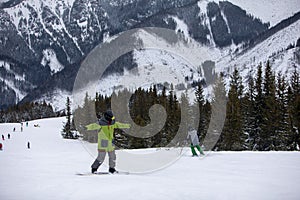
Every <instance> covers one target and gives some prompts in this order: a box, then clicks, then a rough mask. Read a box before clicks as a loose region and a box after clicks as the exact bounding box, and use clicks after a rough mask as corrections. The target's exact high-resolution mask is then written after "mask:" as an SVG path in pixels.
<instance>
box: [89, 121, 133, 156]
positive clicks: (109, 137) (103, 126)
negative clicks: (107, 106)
mask: <svg viewBox="0 0 300 200" xmlns="http://www.w3.org/2000/svg"><path fill="white" fill-rule="evenodd" d="M86 128H87V130H99V132H98V149H99V150H103V151H108V152H109V151H113V150H114V149H115V148H114V144H113V139H114V129H115V128H120V129H122V128H130V124H123V123H120V122H115V121H114V120H113V121H112V122H111V124H110V123H109V122H108V121H107V120H106V119H104V118H101V119H100V120H99V124H97V123H92V124H89V125H87V126H86Z"/></svg>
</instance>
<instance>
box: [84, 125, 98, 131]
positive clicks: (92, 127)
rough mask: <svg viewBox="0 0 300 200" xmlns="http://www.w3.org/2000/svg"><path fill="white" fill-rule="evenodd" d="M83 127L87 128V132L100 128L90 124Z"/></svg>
mask: <svg viewBox="0 0 300 200" xmlns="http://www.w3.org/2000/svg"><path fill="white" fill-rule="evenodd" d="M85 127H86V128H87V130H88V131H92V130H99V129H100V128H101V126H100V125H99V124H97V123H92V124H89V125H87V126H85Z"/></svg>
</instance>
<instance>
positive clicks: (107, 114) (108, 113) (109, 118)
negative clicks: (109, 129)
mask: <svg viewBox="0 0 300 200" xmlns="http://www.w3.org/2000/svg"><path fill="white" fill-rule="evenodd" d="M104 118H105V119H106V120H107V121H112V120H113V119H114V114H113V112H112V111H111V110H107V111H106V112H105V113H104Z"/></svg>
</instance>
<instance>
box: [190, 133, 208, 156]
mask: <svg viewBox="0 0 300 200" xmlns="http://www.w3.org/2000/svg"><path fill="white" fill-rule="evenodd" d="M187 137H188V141H189V142H190V143H191V146H190V147H191V151H192V154H193V156H198V154H197V152H196V150H195V148H196V149H198V151H199V152H200V154H201V155H204V153H203V151H202V149H201V147H200V145H199V138H198V135H197V131H196V130H192V131H189V133H188V136H187Z"/></svg>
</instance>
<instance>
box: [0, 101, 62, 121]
mask: <svg viewBox="0 0 300 200" xmlns="http://www.w3.org/2000/svg"><path fill="white" fill-rule="evenodd" d="M63 115H64V113H56V112H55V111H54V110H53V107H52V105H51V104H47V103H46V102H45V101H43V102H27V103H24V104H21V105H14V106H11V107H9V108H8V109H6V110H2V111H0V123H16V122H21V121H30V120H35V119H42V118H50V117H58V116H63Z"/></svg>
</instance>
